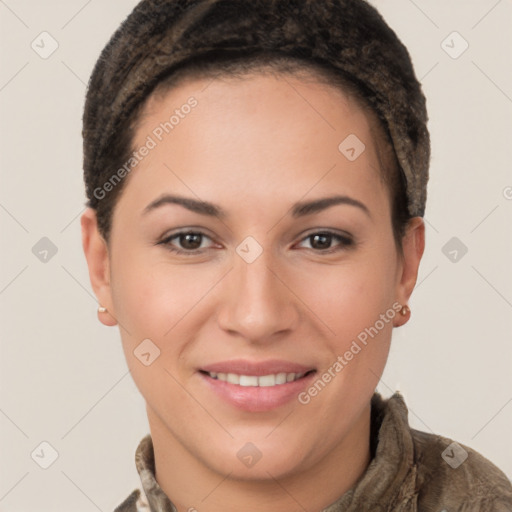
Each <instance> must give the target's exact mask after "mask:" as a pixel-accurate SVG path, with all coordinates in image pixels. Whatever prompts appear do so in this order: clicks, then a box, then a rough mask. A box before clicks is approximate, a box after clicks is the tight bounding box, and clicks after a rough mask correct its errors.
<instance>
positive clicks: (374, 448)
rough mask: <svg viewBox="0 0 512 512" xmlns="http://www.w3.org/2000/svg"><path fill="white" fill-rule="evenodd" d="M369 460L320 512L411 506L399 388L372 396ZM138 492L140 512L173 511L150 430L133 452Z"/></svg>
mask: <svg viewBox="0 0 512 512" xmlns="http://www.w3.org/2000/svg"><path fill="white" fill-rule="evenodd" d="M370 447H371V455H372V460H371V462H370V464H369V465H368V467H367V469H366V471H365V472H364V473H363V475H362V476H361V477H360V478H359V480H358V481H357V482H356V484H355V485H354V486H353V487H352V488H351V489H350V490H348V491H347V492H346V493H344V494H343V495H342V496H341V497H340V498H339V499H338V500H337V501H336V502H334V503H332V504H331V505H329V506H328V507H327V508H325V509H324V510H323V511H322V512H356V511H359V510H374V511H376V512H381V511H382V512H384V511H386V510H389V509H392V505H393V503H397V502H400V503H406V504H408V506H407V508H404V509H401V510H403V511H404V512H409V511H410V512H413V511H415V510H416V507H415V499H414V494H415V483H416V466H415V465H414V459H413V457H414V449H413V439H412V435H411V431H410V427H409V423H408V411H407V406H406V405H405V401H404V399H403V397H402V395H401V394H400V393H399V392H395V394H394V395H393V396H392V397H391V398H389V399H383V398H382V396H381V395H380V394H379V393H377V392H375V393H374V395H373V397H372V409H371V439H370ZM135 464H136V467H137V471H138V473H139V476H140V479H141V484H142V492H141V495H140V497H139V500H138V501H137V511H138V512H139V511H140V512H177V510H176V508H175V507H174V505H173V504H172V502H171V501H170V500H169V498H168V497H167V495H166V494H165V493H164V491H163V490H162V488H161V487H160V485H159V484H158V482H157V481H156V479H155V459H154V452H153V442H152V439H151V435H149V434H148V435H147V436H146V437H144V438H143V439H142V441H141V442H140V443H139V446H138V448H137V451H136V453H135Z"/></svg>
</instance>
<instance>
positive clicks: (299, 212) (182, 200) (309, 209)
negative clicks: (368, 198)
mask: <svg viewBox="0 0 512 512" xmlns="http://www.w3.org/2000/svg"><path fill="white" fill-rule="evenodd" d="M169 204H177V205H181V206H183V207H184V208H186V209H187V210H190V211H192V212H195V213H199V214H200V215H207V216H209V217H216V218H218V219H225V218H226V217H228V215H227V213H226V212H225V211H224V210H223V209H222V208H221V207H220V206H217V205H214V204H213V203H209V202H208V201H201V200H197V199H192V198H190V197H183V196H176V195H170V194H165V195H163V196H161V197H159V198H158V199H155V200H154V201H153V202H151V203H150V204H149V205H148V206H146V208H144V211H143V212H142V214H143V215H145V214H147V213H149V212H151V211H153V210H156V209H157V208H160V207H161V206H164V205H169ZM338 204H344V205H349V206H355V207H356V208H359V209H361V210H362V211H363V212H364V213H366V215H368V217H370V218H372V216H371V214H370V211H369V209H368V207H367V206H366V205H365V204H364V203H362V202H361V201H358V200H357V199H354V198H352V197H349V196H342V195H336V196H330V197H324V198H321V199H314V200H312V201H302V202H298V203H295V204H294V205H293V206H292V208H291V215H292V217H293V218H294V219H295V218H299V217H305V216H306V215H312V214H314V213H318V212H321V211H323V210H325V209H327V208H330V207H331V206H335V205H338Z"/></svg>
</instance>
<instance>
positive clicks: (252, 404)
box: [199, 372, 316, 412]
mask: <svg viewBox="0 0 512 512" xmlns="http://www.w3.org/2000/svg"><path fill="white" fill-rule="evenodd" d="M199 375H200V376H201V378H202V379H203V381H204V382H205V383H206V384H207V385H208V386H209V387H210V389H212V390H213V391H214V392H215V393H217V394H218V395H219V396H220V397H221V398H223V399H224V400H226V401H227V402H229V403H230V404H231V405H234V406H235V407H236V408H238V409H241V410H244V411H249V412H263V411H269V410H271V409H275V408H276V407H280V406H282V405H284V404H286V403H288V402H290V401H291V400H293V399H294V398H297V395H298V394H299V393H300V392H301V391H303V390H304V388H306V387H307V386H309V385H310V383H311V381H312V380H313V378H314V376H315V375H316V372H312V373H310V374H308V375H305V376H304V377H302V378H300V379H298V380H295V381H293V382H287V383H286V384H277V385H275V386H263V387H260V386H239V385H238V384H231V383H230V382H225V381H223V380H219V379H214V378H212V377H210V376H209V375H206V374H204V373H201V372H200V373H199Z"/></svg>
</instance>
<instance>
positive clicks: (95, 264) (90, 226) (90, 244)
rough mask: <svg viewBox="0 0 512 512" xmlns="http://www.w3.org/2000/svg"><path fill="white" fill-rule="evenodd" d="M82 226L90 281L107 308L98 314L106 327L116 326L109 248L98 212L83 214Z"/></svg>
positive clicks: (102, 304)
mask: <svg viewBox="0 0 512 512" xmlns="http://www.w3.org/2000/svg"><path fill="white" fill-rule="evenodd" d="M80 224H81V226H82V247H83V249H84V254H85V258H86V260H87V266H88V267H89V279H90V280H91V285H92V288H93V290H94V293H95V295H96V297H97V298H98V301H99V303H100V304H101V306H103V307H105V308H107V312H105V313H100V312H98V318H99V320H100V322H101V323H102V324H104V325H107V326H113V325H116V324H117V320H116V319H115V312H114V306H113V303H112V291H111V288H110V265H109V255H108V246H107V242H106V241H105V239H104V238H103V236H102V235H101V233H100V232H99V230H98V221H97V217H96V211H95V210H93V209H92V208H87V209H86V210H85V212H84V213H83V214H82V217H81V219H80Z"/></svg>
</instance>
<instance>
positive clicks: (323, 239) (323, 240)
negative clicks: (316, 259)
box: [313, 235, 331, 249]
mask: <svg viewBox="0 0 512 512" xmlns="http://www.w3.org/2000/svg"><path fill="white" fill-rule="evenodd" d="M330 239H331V235H313V246H315V243H316V242H317V241H318V240H320V247H317V248H319V249H325V248H329V245H330ZM317 245H318V244H317Z"/></svg>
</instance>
